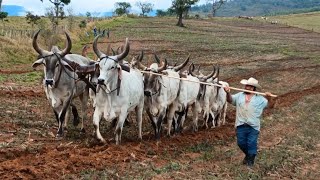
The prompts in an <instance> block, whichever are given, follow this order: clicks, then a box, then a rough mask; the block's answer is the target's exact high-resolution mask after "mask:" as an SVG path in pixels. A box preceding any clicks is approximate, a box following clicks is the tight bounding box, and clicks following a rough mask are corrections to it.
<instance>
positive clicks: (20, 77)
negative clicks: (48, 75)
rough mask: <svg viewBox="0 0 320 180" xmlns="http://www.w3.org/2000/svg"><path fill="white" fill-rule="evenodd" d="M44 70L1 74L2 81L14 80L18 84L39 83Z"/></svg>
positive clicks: (0, 79) (0, 80)
mask: <svg viewBox="0 0 320 180" xmlns="http://www.w3.org/2000/svg"><path fill="white" fill-rule="evenodd" d="M42 76H43V72H41V71H33V72H29V73H24V74H0V82H1V83H3V82H14V83H16V84H18V85H24V86H30V85H38V84H39V83H40V82H41V79H42Z"/></svg>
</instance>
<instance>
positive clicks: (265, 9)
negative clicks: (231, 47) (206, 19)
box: [191, 0, 320, 17]
mask: <svg viewBox="0 0 320 180" xmlns="http://www.w3.org/2000/svg"><path fill="white" fill-rule="evenodd" d="M208 2H210V1H208ZM215 2H217V1H215ZM212 6H213V5H212V3H211V2H210V3H207V4H205V5H199V6H194V7H192V8H191V11H193V12H197V13H202V14H208V13H209V12H211V10H212ZM319 8H320V2H319V1H318V0H281V1H279V0H259V1H252V0H229V1H226V2H225V3H224V5H223V6H221V8H220V9H219V10H218V11H217V12H216V13H215V16H229V17H230V16H239V15H243V16H262V15H277V14H283V13H290V12H291V13H292V12H294V11H300V12H301V11H304V12H310V11H315V10H316V9H319Z"/></svg>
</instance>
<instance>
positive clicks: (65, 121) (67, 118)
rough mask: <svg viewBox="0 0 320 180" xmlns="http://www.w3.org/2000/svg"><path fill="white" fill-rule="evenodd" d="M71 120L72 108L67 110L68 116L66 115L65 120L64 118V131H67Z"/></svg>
mask: <svg viewBox="0 0 320 180" xmlns="http://www.w3.org/2000/svg"><path fill="white" fill-rule="evenodd" d="M69 118H70V108H68V109H67V111H66V115H65V118H64V123H63V128H64V130H67V126H68V120H69Z"/></svg>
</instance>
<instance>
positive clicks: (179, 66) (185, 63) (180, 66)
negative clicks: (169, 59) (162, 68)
mask: <svg viewBox="0 0 320 180" xmlns="http://www.w3.org/2000/svg"><path fill="white" fill-rule="evenodd" d="M189 60H190V55H189V56H188V58H187V59H186V60H185V61H184V62H183V63H182V64H180V65H178V66H175V67H174V68H173V70H175V71H176V72H177V71H180V70H181V69H182V68H184V67H185V66H186V65H187V64H188V62H189Z"/></svg>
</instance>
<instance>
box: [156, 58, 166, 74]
mask: <svg viewBox="0 0 320 180" xmlns="http://www.w3.org/2000/svg"><path fill="white" fill-rule="evenodd" d="M167 65H168V61H167V59H164V63H163V65H162V66H160V67H158V72H161V71H163V70H165V69H167Z"/></svg>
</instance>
